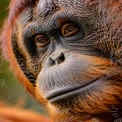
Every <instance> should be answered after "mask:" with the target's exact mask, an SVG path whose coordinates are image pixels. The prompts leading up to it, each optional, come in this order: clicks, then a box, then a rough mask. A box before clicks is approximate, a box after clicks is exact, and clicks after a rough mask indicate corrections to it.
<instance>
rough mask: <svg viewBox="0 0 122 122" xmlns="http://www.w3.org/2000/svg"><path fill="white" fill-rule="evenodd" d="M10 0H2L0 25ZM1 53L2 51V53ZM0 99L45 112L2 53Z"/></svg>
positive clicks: (0, 0)
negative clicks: (30, 94)
mask: <svg viewBox="0 0 122 122" xmlns="http://www.w3.org/2000/svg"><path fill="white" fill-rule="evenodd" d="M8 2H9V1H8V0H0V27H1V26H2V24H3V20H4V18H5V17H6V15H7V9H6V8H7V5H8ZM0 54H1V53H0ZM0 101H3V102H5V103H7V104H9V105H12V104H13V105H19V106H21V107H24V108H28V109H32V110H35V111H38V112H43V113H44V111H43V109H42V108H41V107H40V105H38V104H37V103H36V102H35V101H34V100H33V99H32V98H31V96H29V95H28V93H27V92H26V91H25V90H24V88H23V87H22V86H21V84H20V83H19V82H18V81H17V79H16V77H15V76H14V74H13V73H12V70H11V69H10V66H9V63H8V62H7V61H5V60H4V59H3V57H2V56H1V55H0Z"/></svg>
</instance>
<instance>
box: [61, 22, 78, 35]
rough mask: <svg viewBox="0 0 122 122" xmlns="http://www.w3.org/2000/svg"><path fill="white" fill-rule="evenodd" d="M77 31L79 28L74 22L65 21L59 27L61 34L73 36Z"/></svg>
mask: <svg viewBox="0 0 122 122" xmlns="http://www.w3.org/2000/svg"><path fill="white" fill-rule="evenodd" d="M78 32H79V28H78V26H77V25H75V24H74V23H66V24H64V25H63V26H62V28H61V33H62V36H64V37H70V36H74V35H76V34H77V33H78Z"/></svg>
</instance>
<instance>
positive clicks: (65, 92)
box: [46, 78, 101, 103]
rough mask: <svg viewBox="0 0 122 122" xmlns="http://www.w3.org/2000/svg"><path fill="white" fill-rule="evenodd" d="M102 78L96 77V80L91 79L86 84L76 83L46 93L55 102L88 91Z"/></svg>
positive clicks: (47, 97)
mask: <svg viewBox="0 0 122 122" xmlns="http://www.w3.org/2000/svg"><path fill="white" fill-rule="evenodd" d="M100 81H101V79H100V78H96V79H95V80H92V81H90V82H89V83H87V84H85V85H80V84H78V85H76V86H74V85H73V86H72V87H65V88H59V89H56V90H52V91H51V92H50V93H48V94H47V95H46V99H47V100H49V101H50V102H51V103H55V102H58V101H61V100H64V99H68V98H71V97H73V96H78V95H81V94H82V93H83V92H85V91H87V90H88V88H89V87H92V86H94V85H95V84H96V83H97V84H98V82H100Z"/></svg>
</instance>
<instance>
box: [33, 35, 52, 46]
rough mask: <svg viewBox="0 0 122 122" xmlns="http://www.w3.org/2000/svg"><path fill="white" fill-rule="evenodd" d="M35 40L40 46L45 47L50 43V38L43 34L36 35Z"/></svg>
mask: <svg viewBox="0 0 122 122" xmlns="http://www.w3.org/2000/svg"><path fill="white" fill-rule="evenodd" d="M34 41H35V43H36V44H37V46H38V47H44V46H46V45H47V44H49V43H50V40H49V38H48V37H47V36H45V35H41V34H40V35H37V36H35V38H34Z"/></svg>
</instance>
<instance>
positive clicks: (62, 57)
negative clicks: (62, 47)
mask: <svg viewBox="0 0 122 122" xmlns="http://www.w3.org/2000/svg"><path fill="white" fill-rule="evenodd" d="M57 60H58V61H59V63H62V62H63V61H64V60H65V57H64V53H60V55H59V57H58V59H57Z"/></svg>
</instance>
